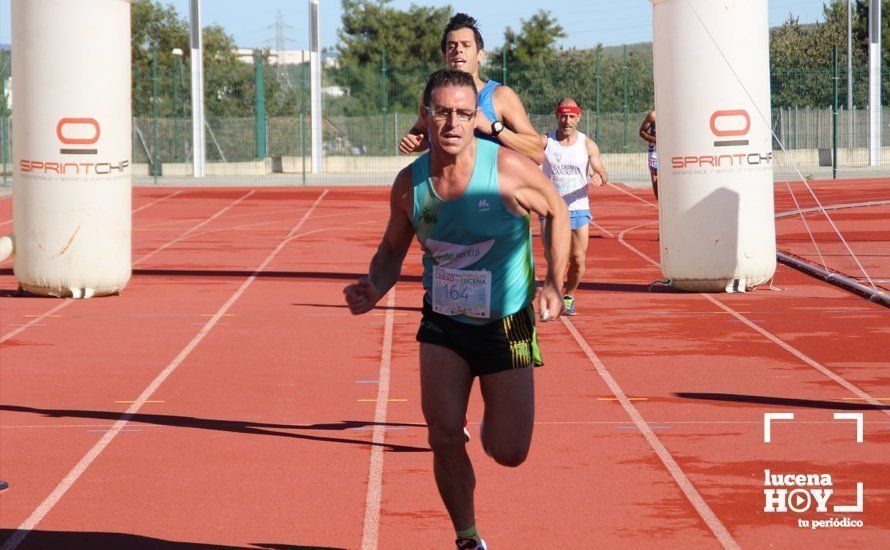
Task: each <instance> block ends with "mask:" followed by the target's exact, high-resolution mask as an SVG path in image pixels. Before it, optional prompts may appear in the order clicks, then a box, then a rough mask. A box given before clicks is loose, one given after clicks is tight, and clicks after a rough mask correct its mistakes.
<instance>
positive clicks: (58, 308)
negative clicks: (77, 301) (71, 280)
mask: <svg viewBox="0 0 890 550" xmlns="http://www.w3.org/2000/svg"><path fill="white" fill-rule="evenodd" d="M72 303H74V300H65V301H64V302H62V303H61V304H59V305H57V306H56V307H54V308H52V309H51V310H49V311H47V312H46V313H44V314H42V315H39V316H37V317H35V318H33V319H31V320H30V321H28V322H27V323H25V324H23V325H21V326H20V327H19V328H17V329H15V330H13V331H12V332H8V333H6V334H4V335H3V336H0V344H2V343H3V342H5V341H7V340H9V339H10V338H14V337H15V336H16V335H18V334H21V333H22V332H24V331H25V330H27V329H28V328H30V327H33V326H35V325H42V324H44V323H41V322H40V321H42V320H44V319H46V318H47V317H49V316H50V315H54V314H56V313H58V312H59V311H61V310H62V309H64V308H66V307H68V306H69V305H70V304H72Z"/></svg>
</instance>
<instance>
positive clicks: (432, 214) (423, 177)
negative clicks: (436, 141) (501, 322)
mask: <svg viewBox="0 0 890 550" xmlns="http://www.w3.org/2000/svg"><path fill="white" fill-rule="evenodd" d="M499 149H500V147H499V146H498V145H496V144H495V143H492V142H490V141H483V140H477V141H476V164H475V166H474V167H473V176H472V177H471V178H470V183H469V185H468V186H467V189H466V191H464V193H463V195H461V196H460V197H459V198H457V199H454V200H450V201H446V200H443V199H442V198H441V197H439V195H438V194H437V193H436V191H435V189H433V182H432V179H431V178H430V157H429V155H430V154H429V152H427V153H424V154H423V155H421V156H420V157H419V158H418V159H417V160H415V161H414V163H413V165H412V167H411V173H412V177H413V182H414V213H413V216H412V220H411V221H412V223H413V225H414V231H415V232H416V234H417V240H418V241H419V242H420V245H421V248H422V249H423V287H424V289H426V295H425V296H424V299H425V300H426V301H427V302H429V304H430V305H431V306H432V308H433V311H435V312H437V313H441V314H443V315H448V316H451V317H453V318H454V319H455V320H457V321H461V322H464V323H471V324H487V323H489V322H492V321H495V320H498V319H501V318H503V317H506V316H508V315H512V314H514V313H516V312H517V311H520V310H522V309H523V308H525V307H526V306H527V305H528V304H529V303H530V302H531V301H532V300H533V299H534V297H535V266H534V261H533V259H532V241H531V233H530V231H529V216H528V214H526V215H524V216H517V215H515V214H513V213H512V212H510V211H509V210H507V207H506V206H505V205H504V203H503V200H502V199H501V196H500V193H499V192H498V150H499Z"/></svg>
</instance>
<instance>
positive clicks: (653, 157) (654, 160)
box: [649, 149, 658, 172]
mask: <svg viewBox="0 0 890 550" xmlns="http://www.w3.org/2000/svg"><path fill="white" fill-rule="evenodd" d="M649 170H650V171H652V172H657V171H658V153H657V152H656V151H655V150H654V149H653V150H652V151H649Z"/></svg>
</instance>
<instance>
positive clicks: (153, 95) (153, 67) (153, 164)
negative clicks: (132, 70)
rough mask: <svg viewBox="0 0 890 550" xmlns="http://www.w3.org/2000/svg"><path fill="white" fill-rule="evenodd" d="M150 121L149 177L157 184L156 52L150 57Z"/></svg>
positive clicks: (158, 140) (158, 142) (158, 157)
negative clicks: (151, 137)
mask: <svg viewBox="0 0 890 550" xmlns="http://www.w3.org/2000/svg"><path fill="white" fill-rule="evenodd" d="M151 119H152V133H153V141H154V143H153V144H152V148H153V151H152V157H153V160H152V161H151V175H152V176H153V177H154V182H155V183H158V176H159V175H160V174H159V173H158V172H160V169H159V164H160V162H159V160H160V151H159V149H160V139H158V52H157V50H155V51H154V52H152V56H151Z"/></svg>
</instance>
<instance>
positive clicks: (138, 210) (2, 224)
mask: <svg viewBox="0 0 890 550" xmlns="http://www.w3.org/2000/svg"><path fill="white" fill-rule="evenodd" d="M180 193H182V191H176V192H174V193H170V194H169V195H164V196H163V197H161V198H159V199H157V200H155V201H152V202H150V203H148V204H143V205H142V206H140V207H139V208H135V209H133V212H132V213H133V214H135V213H136V212H140V211H142V210H145V209H146V208H148V207H150V206H154V205H156V204H158V203H159V202H161V201H164V200H167V199H170V198H173V197H175V196H176V195H178V194H180ZM8 223H12V220H6V221H2V222H0V227H2V226H4V225H6V224H8Z"/></svg>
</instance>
